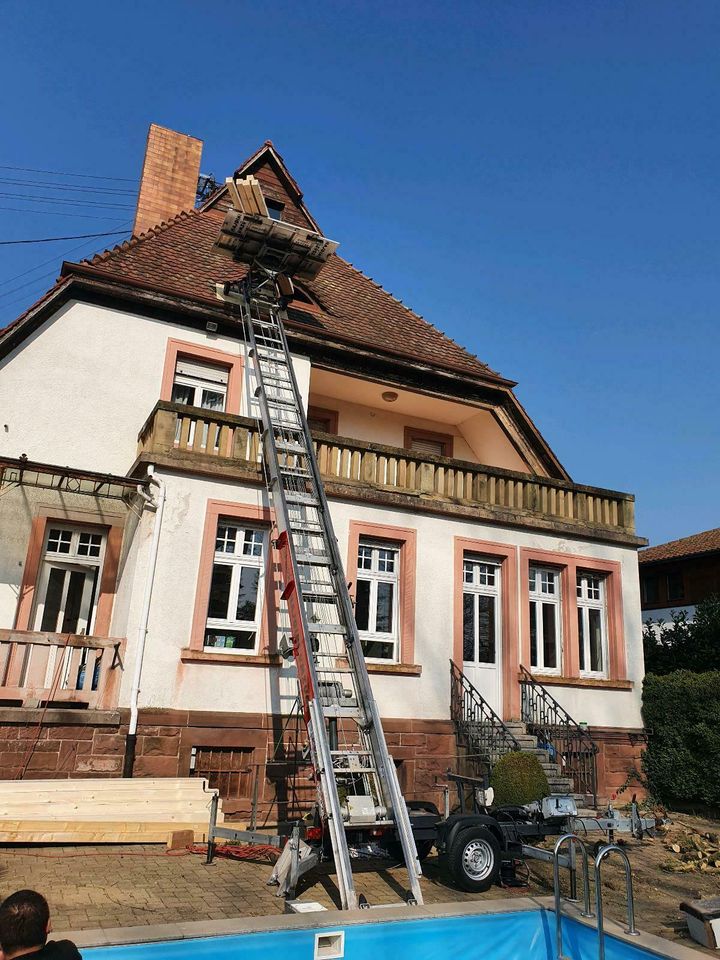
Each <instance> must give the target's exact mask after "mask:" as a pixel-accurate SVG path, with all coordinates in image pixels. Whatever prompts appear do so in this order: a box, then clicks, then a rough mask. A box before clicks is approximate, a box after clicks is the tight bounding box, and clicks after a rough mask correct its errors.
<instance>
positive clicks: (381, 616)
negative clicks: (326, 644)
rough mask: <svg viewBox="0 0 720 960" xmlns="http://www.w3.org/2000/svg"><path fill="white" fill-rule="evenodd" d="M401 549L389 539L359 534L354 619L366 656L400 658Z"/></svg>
mask: <svg viewBox="0 0 720 960" xmlns="http://www.w3.org/2000/svg"><path fill="white" fill-rule="evenodd" d="M399 594H400V550H399V548H398V547H397V546H395V545H393V544H390V543H376V542H373V541H371V540H367V539H365V538H364V537H361V538H360V542H359V545H358V558H357V591H356V594H355V622H356V623H357V628H358V631H359V633H360V640H361V642H362V646H363V651H364V653H365V656H366V657H368V659H370V660H390V661H392V662H397V661H398V659H399V656H398V654H399V646H400V643H399V638H400V629H399V622H398V621H399V615H398V614H399Z"/></svg>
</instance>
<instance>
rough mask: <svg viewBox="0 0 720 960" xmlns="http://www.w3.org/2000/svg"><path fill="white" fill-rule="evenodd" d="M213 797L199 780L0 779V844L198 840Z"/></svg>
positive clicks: (204, 830) (204, 834)
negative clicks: (179, 835)
mask: <svg viewBox="0 0 720 960" xmlns="http://www.w3.org/2000/svg"><path fill="white" fill-rule="evenodd" d="M216 792H217V791H215V790H209V789H208V785H207V780H203V779H201V778H199V777H198V778H194V777H193V778H186V779H185V778H183V779H181V778H174V777H168V778H163V779H143V778H139V779H128V780H104V779H103V780H95V779H92V780H0V843H65V844H67V843H165V842H166V841H167V840H168V839H169V837H170V834H171V833H174V832H175V831H178V830H192V831H193V835H194V837H195V840H196V841H202V840H204V839H206V837H207V829H208V821H209V818H210V804H211V801H212V797H213V795H214V794H215V793H216ZM223 821H224V815H223V813H222V808H221V807H219V808H218V823H220V822H223Z"/></svg>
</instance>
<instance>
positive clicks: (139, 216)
mask: <svg viewBox="0 0 720 960" xmlns="http://www.w3.org/2000/svg"><path fill="white" fill-rule="evenodd" d="M202 147H203V144H202V140H196V139H195V137H188V136H187V135H186V134H184V133H176V132H175V131H174V130H168V129H167V127H159V126H158V125H157V124H156V123H151V124H150V129H149V131H148V138H147V145H146V147H145V160H144V161H143V169H142V176H141V178H140V191H139V193H138V202H137V210H136V211H135V223H134V225H133V233H134V234H139V233H144V232H145V231H146V230H149V229H150V228H151V227H155V226H157V225H158V224H159V223H162V221H163V220H169V219H170V217H174V216H175V215H176V214H178V213H180V211H181V210H192V208H193V207H194V206H195V191H196V189H197V182H198V177H199V175H200V158H201V156H202Z"/></svg>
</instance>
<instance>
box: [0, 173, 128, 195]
mask: <svg viewBox="0 0 720 960" xmlns="http://www.w3.org/2000/svg"><path fill="white" fill-rule="evenodd" d="M0 183H7V184H10V185H11V186H14V187H41V188H42V189H44V190H49V189H51V188H52V189H53V190H70V191H72V192H73V193H122V194H128V195H129V196H131V197H134V196H135V193H136V192H137V191H135V190H125V189H117V188H113V187H91V186H89V185H88V184H85V183H79V184H77V185H75V184H68V183H48V181H47V180H15V179H13V178H11V177H0Z"/></svg>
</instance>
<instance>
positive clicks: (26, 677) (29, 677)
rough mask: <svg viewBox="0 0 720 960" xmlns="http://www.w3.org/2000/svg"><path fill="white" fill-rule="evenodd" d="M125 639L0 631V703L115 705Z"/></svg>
mask: <svg viewBox="0 0 720 960" xmlns="http://www.w3.org/2000/svg"><path fill="white" fill-rule="evenodd" d="M124 649H125V640H124V639H118V638H114V637H111V638H105V637H86V636H82V635H79V634H72V633H70V634H67V633H45V632H42V631H36V630H0V706H16V707H23V706H24V707H37V706H43V705H45V704H46V703H50V704H52V705H55V706H58V705H62V704H65V703H67V704H69V705H72V706H73V707H77V706H78V705H82V706H84V707H88V708H90V709H97V710H111V709H114V708H115V707H116V706H117V701H118V693H119V690H120V676H121V672H122V656H123V652H124Z"/></svg>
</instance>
